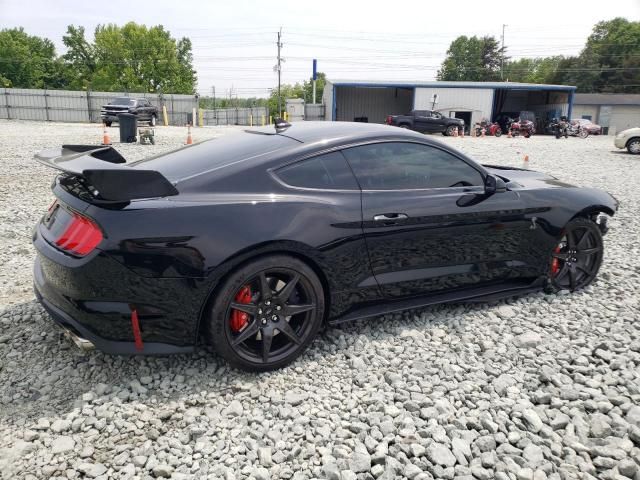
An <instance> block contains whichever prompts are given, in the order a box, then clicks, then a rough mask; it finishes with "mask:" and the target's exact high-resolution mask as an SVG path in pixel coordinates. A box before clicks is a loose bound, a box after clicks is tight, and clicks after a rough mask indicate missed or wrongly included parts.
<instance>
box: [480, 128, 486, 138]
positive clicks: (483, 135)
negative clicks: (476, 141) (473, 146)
mask: <svg viewBox="0 0 640 480" xmlns="http://www.w3.org/2000/svg"><path fill="white" fill-rule="evenodd" d="M485 133H487V131H486V130H485V129H484V128H483V129H482V130H480V135H481V136H482V137H485Z"/></svg>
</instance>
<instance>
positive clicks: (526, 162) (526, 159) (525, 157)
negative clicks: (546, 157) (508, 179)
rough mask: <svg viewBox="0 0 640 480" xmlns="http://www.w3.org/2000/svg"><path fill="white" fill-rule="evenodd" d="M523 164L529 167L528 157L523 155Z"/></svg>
mask: <svg viewBox="0 0 640 480" xmlns="http://www.w3.org/2000/svg"><path fill="white" fill-rule="evenodd" d="M524 163H525V164H526V165H529V155H525V156H524Z"/></svg>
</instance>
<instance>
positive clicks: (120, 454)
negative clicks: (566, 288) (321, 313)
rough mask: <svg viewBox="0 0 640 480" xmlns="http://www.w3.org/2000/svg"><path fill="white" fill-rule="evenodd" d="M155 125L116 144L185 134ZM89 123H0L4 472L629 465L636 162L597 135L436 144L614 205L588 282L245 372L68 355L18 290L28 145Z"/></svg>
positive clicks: (24, 264)
mask: <svg viewBox="0 0 640 480" xmlns="http://www.w3.org/2000/svg"><path fill="white" fill-rule="evenodd" d="M229 131H233V129H232V128H230V129H196V130H195V131H194V133H195V136H196V140H199V139H203V138H205V137H207V138H210V137H214V136H216V135H220V134H224V133H228V132H229ZM111 132H112V134H115V132H116V129H111ZM158 134H159V140H160V141H159V144H158V145H156V146H155V147H143V146H139V145H123V146H122V151H123V153H124V154H125V156H127V157H129V158H140V157H142V156H146V155H150V154H152V153H156V152H159V151H162V150H163V149H171V148H174V147H176V146H179V145H180V144H181V143H182V142H183V141H184V138H183V137H184V129H178V128H171V127H168V128H160V129H158ZM100 135H101V132H100V129H99V128H97V127H96V126H91V125H64V124H44V123H30V122H20V123H18V122H0V145H2V149H0V155H1V158H2V173H0V247H2V248H0V304H1V305H2V307H0V308H2V310H0V326H1V328H0V384H2V387H3V388H2V389H1V390H0V472H2V473H1V474H2V475H4V478H28V479H34V478H69V479H73V478H99V479H107V478H118V479H133V478H137V479H147V478H174V479H181V478H182V479H186V478H210V479H219V478H222V479H244V478H253V479H255V480H267V479H278V478H282V479H290V478H293V479H296V480H301V479H312V478H327V479H334V480H348V479H360V480H364V479H367V480H369V479H374V478H377V479H385V480H386V479H395V478H408V479H411V480H414V479H415V480H424V479H432V478H443V479H459V480H462V479H468V480H471V479H479V480H483V479H497V480H507V479H512V480H514V479H517V480H532V479H535V480H542V479H545V478H546V479H574V478H575V479H596V478H597V479H625V478H631V479H635V480H640V468H639V465H640V448H639V447H640V406H639V405H640V335H639V334H638V331H639V327H638V314H639V310H640V302H639V301H638V288H639V287H640V261H639V260H638V254H639V253H640V243H639V233H640V228H639V222H640V220H639V219H638V212H640V204H639V203H640V202H639V200H640V193H639V191H640V189H639V188H638V185H639V184H640V164H639V163H638V158H637V157H635V158H634V157H631V156H629V155H626V154H621V153H618V152H614V151H613V150H614V148H613V146H612V141H611V139H610V138H606V137H601V138H597V137H595V138H594V137H590V138H588V139H586V140H580V139H574V138H570V139H567V140H558V141H557V140H555V139H553V138H548V137H534V138H532V139H528V140H527V139H523V138H518V139H507V138H500V139H494V138H486V139H472V138H464V139H459V138H458V139H456V138H447V139H444V141H446V142H449V143H453V144H455V145H457V146H460V148H462V149H463V150H465V151H466V152H468V153H470V154H472V155H473V156H475V157H476V158H477V159H479V160H480V161H482V162H484V163H494V164H506V165H509V164H511V165H516V166H521V165H522V159H523V156H524V155H525V154H528V155H529V158H530V166H531V168H535V169H539V170H542V171H545V172H548V173H551V174H553V175H556V176H558V177H559V178H561V179H562V180H565V181H568V182H571V183H576V184H579V185H585V186H596V187H600V188H604V189H606V190H608V191H609V192H610V193H612V194H613V195H614V196H616V198H618V199H619V200H620V201H621V210H620V212H619V214H618V216H617V217H616V218H614V219H613V220H612V221H611V227H612V230H611V232H610V233H609V234H608V235H607V237H606V240H605V241H606V257H605V261H604V265H603V268H602V270H601V274H600V277H599V280H597V281H596V282H595V283H594V284H593V285H592V286H591V287H589V288H588V289H586V290H585V291H582V292H579V293H575V294H570V295H544V294H537V295H530V296H527V297H524V298H520V299H515V300H510V301H508V302H502V303H498V304H494V305H476V306H468V305H464V306H460V305H450V306H438V307H433V308H426V309H422V310H416V311H412V312H405V313H402V314H397V315H387V316H384V317H380V318H375V319H372V320H371V321H369V322H364V321H363V322H358V323H354V324H350V325H346V326H343V327H341V328H334V329H329V330H327V331H325V332H324V333H322V335H321V336H320V338H319V339H318V341H317V342H315V343H314V345H313V346H312V348H311V349H310V350H309V351H308V352H307V353H306V354H304V355H303V356H302V357H301V358H300V359H299V360H298V361H296V362H295V363H294V364H293V365H292V366H290V367H288V368H285V369H283V370H280V371H277V372H273V373H268V374H261V375H252V374H246V373H241V372H238V371H234V370H231V369H229V368H228V367H227V366H226V365H225V364H224V363H223V362H222V361H220V360H219V359H218V358H217V357H216V356H215V355H214V354H213V353H210V352H208V351H204V350H202V351H199V352H197V353H195V354H193V355H186V356H174V357H167V358H144V357H140V358H137V357H136V358H123V357H111V356H107V355H103V354H101V353H99V352H91V353H82V352H80V351H78V350H76V349H75V348H74V347H73V346H72V345H70V344H69V343H68V341H67V340H65V339H64V338H62V337H61V335H60V333H59V331H58V330H57V329H56V328H55V327H54V326H53V324H52V322H51V320H50V319H49V318H48V316H47V314H46V313H44V312H43V310H42V309H41V308H40V307H39V306H38V305H37V304H36V303H35V302H34V301H33V295H32V293H31V287H30V283H31V263H32V260H33V250H32V248H31V246H30V230H31V228H32V226H33V224H34V223H35V222H36V221H37V220H38V218H39V217H40V215H41V214H42V213H43V212H44V210H45V209H46V207H47V205H48V204H49V202H50V201H51V198H52V195H51V193H50V191H49V185H50V181H51V179H52V174H51V172H49V171H48V170H47V169H45V168H44V167H40V166H38V165H35V164H34V163H33V161H32V160H31V157H32V155H33V153H34V152H36V151H38V150H40V149H42V148H45V147H48V146H56V145H59V144H61V143H64V142H74V143H80V142H86V141H92V140H93V141H95V140H96V139H99V138H100ZM117 147H118V148H120V146H117Z"/></svg>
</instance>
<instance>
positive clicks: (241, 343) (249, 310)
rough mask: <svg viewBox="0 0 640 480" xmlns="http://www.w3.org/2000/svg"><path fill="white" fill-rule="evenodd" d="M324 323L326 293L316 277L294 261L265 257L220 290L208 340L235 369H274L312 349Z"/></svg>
mask: <svg viewBox="0 0 640 480" xmlns="http://www.w3.org/2000/svg"><path fill="white" fill-rule="evenodd" d="M323 318H324V291H323V288H322V283H321V282H320V280H319V279H318V276H317V275H316V274H315V272H314V271H313V270H312V269H311V268H310V267H309V266H308V265H307V264H306V263H304V262H302V261H301V260H299V259H297V258H294V257H290V256H285V255H274V256H270V257H263V258H260V259H258V260H254V261H252V262H250V263H248V264H246V265H244V266H242V267H240V268H239V269H238V270H236V271H235V272H233V273H232V274H231V275H230V276H229V278H228V279H227V280H226V281H225V282H224V284H223V285H222V287H221V288H220V290H219V291H218V293H217V295H216V297H215V300H214V302H213V306H212V308H211V311H210V316H209V324H208V333H209V340H210V342H211V344H212V345H213V347H214V348H215V350H216V351H217V352H218V353H219V354H220V355H221V356H222V357H223V358H224V359H225V360H227V361H228V362H229V363H230V364H231V365H233V366H235V367H238V368H241V369H243V370H248V371H267V370H274V369H277V368H280V367H283V366H285V365H287V364H289V363H291V362H292V361H293V360H294V359H295V358H296V357H298V356H299V355H300V354H301V353H302V352H303V351H304V350H305V349H306V348H307V347H308V346H309V345H310V344H311V342H312V341H313V339H314V337H315V336H316V334H317V333H318V330H319V328H320V326H321V325H322V322H323Z"/></svg>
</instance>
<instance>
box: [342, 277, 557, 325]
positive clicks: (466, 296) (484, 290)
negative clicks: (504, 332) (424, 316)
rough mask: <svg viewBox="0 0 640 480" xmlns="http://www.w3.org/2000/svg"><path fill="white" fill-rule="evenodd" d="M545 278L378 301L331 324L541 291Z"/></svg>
mask: <svg viewBox="0 0 640 480" xmlns="http://www.w3.org/2000/svg"><path fill="white" fill-rule="evenodd" d="M544 284H545V279H544V278H543V277H541V278H538V279H536V280H534V281H533V282H508V283H503V284H501V285H490V286H485V287H474V288H468V289H464V290H459V291H455V292H445V293H438V294H434V295H429V296H420V297H412V298H409V299H403V300H396V301H391V302H386V303H375V304H371V305H367V306H364V307H361V308H358V309H356V310H352V311H351V312H349V313H347V314H345V315H344V316H341V317H338V318H335V319H332V320H329V325H339V324H341V323H345V322H350V321H353V320H360V319H363V318H369V317H377V316H381V315H386V314H388V313H395V312H401V311H404V310H411V309H413V308H422V307H428V306H430V305H438V304H441V303H455V302H463V303H475V302H486V301H494V300H500V299H503V298H508V297H513V296H516V295H524V294H527V293H533V292H538V291H540V290H542V289H543V288H544Z"/></svg>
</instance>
